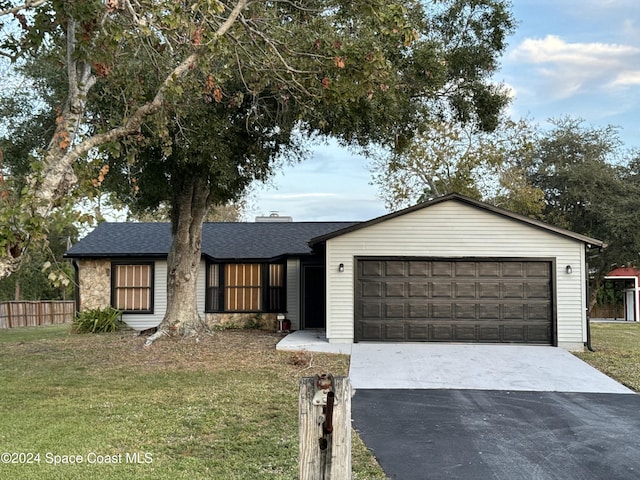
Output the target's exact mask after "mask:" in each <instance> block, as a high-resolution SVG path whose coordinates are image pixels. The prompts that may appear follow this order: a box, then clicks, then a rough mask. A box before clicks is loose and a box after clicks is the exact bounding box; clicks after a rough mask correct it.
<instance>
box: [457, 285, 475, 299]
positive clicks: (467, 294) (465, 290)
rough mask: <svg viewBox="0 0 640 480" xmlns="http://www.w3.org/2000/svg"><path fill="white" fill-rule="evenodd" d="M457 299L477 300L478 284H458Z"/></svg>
mask: <svg viewBox="0 0 640 480" xmlns="http://www.w3.org/2000/svg"><path fill="white" fill-rule="evenodd" d="M456 298H470V299H471V298H472V299H475V298H476V283H475V282H474V283H456Z"/></svg>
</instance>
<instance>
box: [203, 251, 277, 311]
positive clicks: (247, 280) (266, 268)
mask: <svg viewBox="0 0 640 480" xmlns="http://www.w3.org/2000/svg"><path fill="white" fill-rule="evenodd" d="M284 295H285V266H284V264H261V263H228V264H217V263H213V264H209V265H208V267H207V297H206V310H207V311H208V312H276V311H283V309H284V305H285V297H284Z"/></svg>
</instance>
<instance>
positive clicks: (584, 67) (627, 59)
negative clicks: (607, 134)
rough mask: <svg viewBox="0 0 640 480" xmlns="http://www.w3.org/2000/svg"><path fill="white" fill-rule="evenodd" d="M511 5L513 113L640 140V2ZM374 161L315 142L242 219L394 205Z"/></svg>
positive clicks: (508, 60) (635, 144)
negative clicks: (573, 121)
mask: <svg viewBox="0 0 640 480" xmlns="http://www.w3.org/2000/svg"><path fill="white" fill-rule="evenodd" d="M512 12H513V14H514V17H515V18H516V20H517V22H518V26H517V28H516V31H515V33H514V34H513V35H512V36H511V37H510V39H509V46H508V48H507V50H506V52H505V54H504V55H503V57H502V62H501V65H502V68H501V69H500V71H499V72H498V73H497V74H496V75H495V76H494V81H496V82H499V83H503V84H505V85H506V86H507V87H508V88H509V89H510V92H511V96H512V102H511V105H510V106H509V109H508V111H507V114H508V115H509V116H510V117H511V118H512V119H514V120H517V119H520V118H526V119H529V120H531V121H534V122H535V123H538V124H540V125H542V126H543V127H544V126H548V125H550V124H549V123H548V120H549V119H553V118H560V117H565V116H570V117H573V118H580V119H583V120H584V122H585V125H588V126H593V127H605V126H608V125H613V126H616V127H618V128H619V132H620V138H621V140H622V141H623V143H624V145H625V147H629V148H640V2H639V1H638V0H553V1H550V0H512ZM368 163H369V161H368V160H367V159H366V158H364V157H362V156H359V155H355V154H353V153H352V152H350V151H348V150H345V149H343V148H340V147H339V146H337V145H336V144H334V143H328V144H322V145H317V146H314V147H313V149H312V152H311V155H310V156H309V157H308V158H307V159H306V160H304V161H303V162H301V163H298V164H295V165H291V166H287V167H285V168H283V169H281V171H279V172H278V173H277V174H276V175H275V176H274V177H273V178H272V179H271V181H270V182H269V183H268V184H266V185H262V186H259V187H257V188H256V189H255V190H254V192H253V193H252V195H251V196H250V198H249V200H248V205H247V208H246V210H245V214H244V220H245V221H253V219H254V217H255V216H258V215H269V214H270V213H271V212H278V213H279V215H288V216H291V217H293V219H294V220H295V221H327V220H347V221H356V220H369V219H371V218H375V217H377V216H380V215H384V214H386V213H389V212H388V211H387V210H386V209H385V207H384V202H383V201H382V200H381V199H380V198H379V196H378V189H377V187H376V186H373V185H371V179H372V176H371V172H370V171H369V167H368Z"/></svg>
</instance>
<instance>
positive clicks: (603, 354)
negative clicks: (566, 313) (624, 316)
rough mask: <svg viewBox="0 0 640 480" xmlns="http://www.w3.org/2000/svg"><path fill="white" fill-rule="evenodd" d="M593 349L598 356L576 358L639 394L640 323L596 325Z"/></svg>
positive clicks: (589, 353)
mask: <svg viewBox="0 0 640 480" xmlns="http://www.w3.org/2000/svg"><path fill="white" fill-rule="evenodd" d="M591 346H592V347H593V349H594V350H595V352H589V351H586V352H583V353H578V354H576V355H577V356H578V357H580V358H581V359H582V360H584V361H585V362H587V363H589V364H590V365H592V366H594V367H595V368H597V369H598V370H600V371H601V372H604V373H606V374H607V375H609V376H610V377H612V378H614V379H616V380H617V381H618V382H620V383H622V384H624V385H626V386H627V387H629V388H631V389H633V390H635V391H636V392H640V323H635V322H634V323H593V324H591Z"/></svg>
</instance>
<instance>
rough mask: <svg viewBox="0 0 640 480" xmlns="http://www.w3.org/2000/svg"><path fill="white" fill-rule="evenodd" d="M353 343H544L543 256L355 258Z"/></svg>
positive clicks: (546, 288)
mask: <svg viewBox="0 0 640 480" xmlns="http://www.w3.org/2000/svg"><path fill="white" fill-rule="evenodd" d="M355 293H356V310H355V337H356V341H378V342H379V341H383V342H384V341H389V342H403V341H404V342H420V341H422V342H483V343H499V342H508V343H530V344H544V345H549V344H551V343H552V338H553V337H552V325H553V308H552V305H553V301H552V288H551V262H548V261H529V260H495V261H488V260H467V259H465V260H420V259H409V260H407V259H393V258H391V259H389V258H386V259H378V258H376V259H372V258H367V259H362V258H361V259H358V260H357V282H356V292H355Z"/></svg>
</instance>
